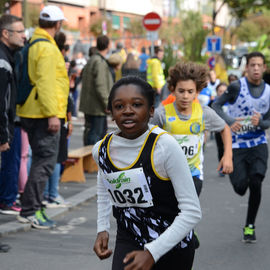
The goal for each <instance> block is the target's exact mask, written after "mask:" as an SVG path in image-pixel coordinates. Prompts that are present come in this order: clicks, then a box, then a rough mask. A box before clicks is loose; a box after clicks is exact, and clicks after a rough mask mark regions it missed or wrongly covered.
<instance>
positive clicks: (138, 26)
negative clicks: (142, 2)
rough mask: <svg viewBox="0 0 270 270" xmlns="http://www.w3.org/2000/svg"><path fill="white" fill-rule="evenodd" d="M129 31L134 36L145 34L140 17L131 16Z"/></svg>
mask: <svg viewBox="0 0 270 270" xmlns="http://www.w3.org/2000/svg"><path fill="white" fill-rule="evenodd" d="M129 31H130V32H131V33H132V34H133V35H134V36H141V35H146V30H145V29H144V27H143V24H142V19H141V18H132V19H131V20H130V25H129Z"/></svg>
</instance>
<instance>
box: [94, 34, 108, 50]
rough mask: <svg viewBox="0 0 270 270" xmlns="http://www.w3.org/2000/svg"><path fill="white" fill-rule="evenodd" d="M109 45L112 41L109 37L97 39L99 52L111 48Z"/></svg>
mask: <svg viewBox="0 0 270 270" xmlns="http://www.w3.org/2000/svg"><path fill="white" fill-rule="evenodd" d="M109 43H110V40H109V38H108V37H107V36H104V35H103V36H99V37H98V38H97V49H98V50H99V51H104V50H105V49H107V48H108V46H109Z"/></svg>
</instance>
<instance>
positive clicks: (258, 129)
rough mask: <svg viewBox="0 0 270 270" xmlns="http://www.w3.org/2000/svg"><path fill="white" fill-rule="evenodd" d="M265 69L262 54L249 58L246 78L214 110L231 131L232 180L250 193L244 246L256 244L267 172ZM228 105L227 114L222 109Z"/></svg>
mask: <svg viewBox="0 0 270 270" xmlns="http://www.w3.org/2000/svg"><path fill="white" fill-rule="evenodd" d="M265 69H266V65H265V57H264V55H263V54H261V53H260V52H253V53H250V54H249V55H248V56H247V64H246V77H243V78H241V79H240V80H238V81H236V82H234V83H232V84H231V85H230V86H229V87H228V90H227V91H226V92H225V93H224V94H223V95H222V96H221V97H219V98H218V99H217V100H216V101H215V102H214V104H213V105H212V107H213V108H214V109H215V110H216V112H217V113H218V114H219V115H220V116H221V117H222V118H223V119H224V120H225V121H226V122H227V124H228V125H229V126H230V127H231V130H232V143H233V145H232V147H233V162H234V171H233V173H232V174H231V175H230V180H231V183H232V185H233V188H234V190H235V192H236V193H237V194H239V195H241V196H243V195H244V194H245V193H246V191H247V189H249V200H248V210H247V217H246V223H245V227H244V229H243V241H244V242H249V243H250V242H256V235H255V220H256V216H257V213H258V209H259V206H260V201H261V189H262V182H263V179H264V177H265V173H266V170H267V159H268V148H267V140H266V135H265V130H266V129H267V128H269V127H270V86H269V85H268V84H266V83H265V82H264V81H263V80H262V76H263V73H264V71H265ZM226 102H228V103H229V105H228V111H227V113H225V112H224V111H223V110H222V106H223V105H224V104H225V103H226Z"/></svg>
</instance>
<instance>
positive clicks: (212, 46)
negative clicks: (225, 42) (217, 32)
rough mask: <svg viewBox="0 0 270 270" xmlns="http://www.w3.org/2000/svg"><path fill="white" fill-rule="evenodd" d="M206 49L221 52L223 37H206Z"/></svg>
mask: <svg viewBox="0 0 270 270" xmlns="http://www.w3.org/2000/svg"><path fill="white" fill-rule="evenodd" d="M206 49H207V51H208V52H211V53H221V51H222V39H221V37H218V36H211V37H206Z"/></svg>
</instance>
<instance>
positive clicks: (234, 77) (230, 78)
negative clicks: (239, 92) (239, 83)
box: [228, 74, 238, 82]
mask: <svg viewBox="0 0 270 270" xmlns="http://www.w3.org/2000/svg"><path fill="white" fill-rule="evenodd" d="M231 80H235V81H236V80H238V76H237V75H235V74H230V75H229V76H228V81H229V82H230V81H231Z"/></svg>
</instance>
